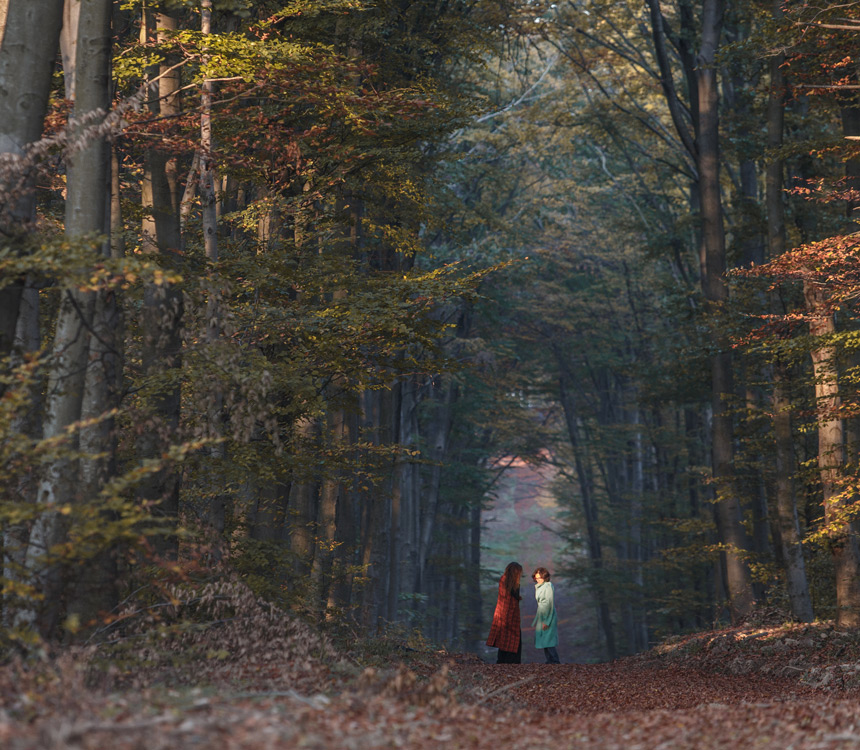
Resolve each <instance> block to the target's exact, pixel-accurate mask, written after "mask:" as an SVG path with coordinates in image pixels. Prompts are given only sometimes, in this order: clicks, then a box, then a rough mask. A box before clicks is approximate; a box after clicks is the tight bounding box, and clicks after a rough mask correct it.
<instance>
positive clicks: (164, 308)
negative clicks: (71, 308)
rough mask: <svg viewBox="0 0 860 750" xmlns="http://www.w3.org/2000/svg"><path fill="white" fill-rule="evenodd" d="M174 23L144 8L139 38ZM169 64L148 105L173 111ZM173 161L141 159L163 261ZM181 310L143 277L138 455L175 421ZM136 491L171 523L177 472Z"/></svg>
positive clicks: (161, 543)
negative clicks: (145, 381) (145, 421)
mask: <svg viewBox="0 0 860 750" xmlns="http://www.w3.org/2000/svg"><path fill="white" fill-rule="evenodd" d="M177 28H178V24H177V20H176V18H175V17H173V16H171V15H169V14H166V13H157V14H154V13H151V12H149V11H145V12H144V18H143V23H142V28H141V36H142V38H143V41H145V42H150V41H153V40H157V41H164V40H165V39H166V38H167V35H168V34H169V32H170V31H174V30H176V29H177ZM169 67H170V65H169V64H168V62H165V63H162V65H161V66H160V69H159V74H160V76H161V77H160V78H159V81H158V97H157V99H155V100H152V101H150V102H149V104H148V106H149V108H150V111H151V112H152V113H153V114H154V115H160V116H162V117H171V116H174V115H177V114H178V113H179V88H180V80H179V73H178V71H172V72H170V73H168V72H167V71H168V68H169ZM178 190H179V188H178V181H177V174H176V162H175V160H174V159H172V158H171V157H168V156H167V155H166V154H164V153H162V152H160V151H159V150H158V149H157V148H151V149H150V150H149V151H148V152H147V154H146V156H145V161H144V173H143V180H142V186H141V200H142V205H143V209H144V217H143V220H142V222H141V247H142V249H143V251H144V252H146V253H150V254H152V255H156V256H161V257H162V258H163V259H164V260H165V261H166V264H167V265H168V266H169V265H170V264H171V259H172V258H175V257H176V251H177V250H178V249H179V247H180V241H181V237H180V222H179V195H178ZM183 314H184V302H183V297H182V293H181V292H180V291H179V290H177V289H176V288H175V287H173V286H172V285H171V284H169V283H165V284H160V285H159V284H154V283H147V284H146V285H145V288H144V298H143V350H142V360H143V370H144V374H145V375H146V376H151V377H152V378H153V379H157V380H159V381H161V382H159V384H158V385H157V386H155V388H154V390H153V392H152V393H151V394H148V395H149V397H150V402H149V404H148V407H149V410H150V413H151V422H152V423H151V424H149V425H147V426H146V429H145V430H144V431H143V432H142V434H141V436H140V439H139V440H138V453H139V455H140V458H142V459H149V458H154V457H157V456H160V455H161V453H162V449H163V447H164V445H165V444H166V443H169V442H171V441H172V440H173V439H174V438H175V435H176V431H177V428H178V426H179V409H180V390H179V383H178V373H179V370H180V367H181V364H182V336H181V326H182V319H183ZM139 495H140V497H141V499H142V500H143V501H144V502H148V503H152V504H153V507H154V513H155V514H156V515H158V516H160V517H161V518H162V519H164V521H165V523H166V524H167V525H168V526H171V525H172V524H173V523H174V521H175V519H176V517H177V515H178V513H179V475H178V473H177V472H176V471H174V470H173V469H172V468H170V467H165V468H163V469H161V470H160V471H158V472H156V473H155V474H151V475H149V476H148V477H147V479H146V480H145V481H144V482H142V483H141V486H140V488H139ZM154 547H155V550H156V552H157V553H158V554H160V555H163V556H168V557H173V556H175V555H176V551H177V547H176V541H175V539H173V538H172V537H171V535H170V534H169V533H168V534H164V535H159V536H157V537H156V538H155V539H154Z"/></svg>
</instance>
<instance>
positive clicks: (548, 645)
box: [532, 568, 560, 664]
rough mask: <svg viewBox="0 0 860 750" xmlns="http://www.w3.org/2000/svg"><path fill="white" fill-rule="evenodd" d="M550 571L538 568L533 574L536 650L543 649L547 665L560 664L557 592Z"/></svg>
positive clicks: (533, 622) (533, 623)
mask: <svg viewBox="0 0 860 750" xmlns="http://www.w3.org/2000/svg"><path fill="white" fill-rule="evenodd" d="M549 578H550V575H549V571H548V570H547V569H546V568H537V569H536V570H535V572H534V573H532V579H533V580H534V582H535V600H536V601H537V614H536V615H535V619H534V620H533V621H532V625H534V628H535V648H542V649H543V653H544V656H546V663H547V664H559V663H560V662H559V659H558V650H557V646H558V617H557V615H556V611H555V596H554V594H555V591H554V590H553V587H552V584H551V583H550V582H549Z"/></svg>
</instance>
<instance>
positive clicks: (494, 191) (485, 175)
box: [0, 0, 860, 662]
mask: <svg viewBox="0 0 860 750" xmlns="http://www.w3.org/2000/svg"><path fill="white" fill-rule="evenodd" d="M858 29H860V4H857V3H846V4H840V5H838V6H836V5H833V6H831V7H823V8H819V7H813V6H811V5H809V4H807V3H804V2H801V1H800V0H786V2H782V1H781V0H776V1H774V0H751V1H749V2H730V1H729V0H701V2H698V1H695V2H694V0H644V1H643V2H632V1H627V2H617V1H615V0H613V1H610V0H564V1H561V0H559V2H555V3H550V2H545V1H544V0H374V1H373V2H371V1H370V0H146V2H143V1H142V0H122V1H120V0H86V1H85V2H81V0H65V2H64V0H43V1H42V2H39V3H32V2H28V1H25V0H0V34H2V37H0V438H2V439H0V460H2V466H3V481H2V485H0V487H2V496H0V533H2V537H0V550H2V571H0V582H2V599H0V652H2V653H12V652H15V653H17V652H20V651H27V650H28V649H31V648H33V647H35V646H38V645H40V644H45V643H52V644H69V643H89V644H100V643H109V642H113V641H114V640H116V639H121V638H123V637H125V636H126V635H128V633H130V632H132V631H133V630H134V628H149V627H158V626H159V625H160V624H164V622H166V621H164V620H162V619H160V618H162V617H165V618H166V617H168V616H172V615H169V614H168V613H173V612H174V611H175V610H176V608H180V607H188V608H190V610H189V611H190V612H191V614H190V615H189V616H190V617H191V618H192V619H193V617H194V614H193V612H194V607H196V606H198V605H199V604H200V602H206V601H208V599H207V597H208V596H209V594H207V593H206V592H211V591H213V590H214V589H213V588H212V587H217V586H221V585H227V584H230V585H241V586H242V587H243V590H247V591H249V592H251V593H252V594H253V596H255V597H257V598H259V599H260V600H263V601H265V602H268V603H271V604H272V605H274V606H275V607H277V608H278V609H279V610H283V611H287V612H290V613H292V614H294V615H295V616H296V617H298V618H300V619H302V620H304V621H306V622H308V623H313V624H314V626H315V627H317V626H318V627H320V628H322V629H324V630H327V631H330V632H332V633H339V634H341V635H342V636H344V637H348V638H352V637H359V636H363V635H375V634H396V635H397V636H398V637H400V638H402V639H403V640H404V642H407V643H410V644H412V645H413V646H415V645H416V644H423V645H426V644H433V645H434V646H439V647H444V648H446V649H449V650H451V651H460V652H463V651H469V652H475V653H478V654H480V655H483V656H488V654H487V653H486V652H487V649H485V647H484V645H483V644H484V640H485V639H486V635H487V630H488V627H489V620H490V618H491V616H492V611H493V610H492V607H493V605H494V603H495V594H496V587H497V583H498V579H499V576H500V575H501V573H502V571H503V570H504V567H505V565H507V563H508V562H510V561H512V560H519V562H521V563H522V564H523V566H524V567H525V571H524V574H525V577H524V579H523V593H524V597H525V598H524V601H523V605H522V606H523V623H524V640H528V639H529V638H530V637H531V634H530V632H529V631H528V629H527V626H528V623H530V622H531V613H533V612H534V601H533V596H532V594H531V591H530V588H531V587H530V586H527V585H526V583H528V581H529V580H530V579H529V578H528V576H530V574H531V571H532V570H533V569H534V568H535V567H537V566H538V565H543V566H547V567H549V568H550V569H551V571H552V573H553V580H557V581H558V586H559V589H558V590H559V610H560V617H561V618H562V619H561V625H560V629H561V632H562V645H561V650H562V652H563V653H562V657H563V659H565V660H567V661H578V662H585V661H606V660H611V659H614V658H616V657H618V656H622V655H626V654H634V653H638V652H641V651H644V650H646V649H648V648H650V647H651V646H653V645H654V644H655V643H656V642H658V641H660V640H662V639H665V638H666V637H668V636H671V635H678V634H684V633H690V632H692V631H695V630H701V629H705V628H710V627H714V626H717V625H720V624H738V623H742V622H747V621H750V620H751V619H752V618H755V617H757V616H763V613H768V614H769V615H773V614H774V613H776V615H777V616H779V617H781V618H782V619H783V620H785V621H797V622H805V623H806V622H812V621H813V620H814V619H818V620H833V621H834V622H835V623H836V624H837V625H838V626H840V627H846V628H852V627H857V626H860V544H858V536H857V530H858V526H859V525H860V519H858V513H860V459H858V457H860V398H858V396H860V317H858V310H857V303H858V300H860V254H858V249H860V235H858V233H857V228H856V225H855V220H856V217H855V213H854V212H855V209H856V207H857V206H858V205H860V183H858V179H860V145H858V142H860V101H858V91H860V75H858V74H860V67H858V65H860V61H858V58H857V53H856V49H855V46H856V45H855V44H854V39H855V37H854V36H853V34H854V33H856V32H857V31H858ZM201 616H202V615H201ZM344 634H345V635H344ZM527 659H528V660H531V661H535V660H538V659H539V656H538V655H537V652H529V654H527Z"/></svg>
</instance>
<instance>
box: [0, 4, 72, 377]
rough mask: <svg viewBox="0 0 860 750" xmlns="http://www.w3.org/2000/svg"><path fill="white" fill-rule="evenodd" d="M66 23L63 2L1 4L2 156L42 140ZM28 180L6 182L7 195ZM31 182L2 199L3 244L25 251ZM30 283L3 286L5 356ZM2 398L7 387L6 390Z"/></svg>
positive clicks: (1, 344)
mask: <svg viewBox="0 0 860 750" xmlns="http://www.w3.org/2000/svg"><path fill="white" fill-rule="evenodd" d="M62 19H63V0H44V2H40V3H34V2H33V1H32V0H0V21H2V26H0V34H2V41H0V82H2V85H0V153H10V154H16V155H22V154H23V153H24V149H25V147H26V146H27V144H30V143H33V142H34V141H37V140H39V138H41V136H42V124H43V121H44V117H45V110H46V108H47V105H48V95H49V94H50V87H51V74H52V72H53V66H54V58H55V56H56V53H57V46H58V44H59V38H60V26H61V24H62ZM21 177H22V175H10V176H9V178H8V179H6V178H4V179H2V181H0V189H2V190H3V191H4V192H5V191H6V190H8V189H10V188H11V187H12V185H11V184H10V183H14V182H18V180H19V179H20V178H21ZM31 185H32V183H31V181H30V180H25V181H24V184H23V185H21V188H22V189H20V190H17V191H15V194H14V195H12V196H6V197H4V198H3V199H2V200H0V204H4V215H3V216H2V218H0V225H2V229H3V234H4V235H5V236H4V239H3V245H11V246H12V247H13V248H14V251H15V252H23V251H24V244H25V242H26V240H27V239H28V237H27V234H28V229H29V225H30V224H31V223H32V222H33V220H34V219H35V207H36V202H35V195H34V194H33V191H32V190H31V189H30V186H31ZM25 283H26V280H25V279H4V280H3V281H2V282H0V284H2V286H0V357H5V356H7V355H8V354H9V352H10V351H11V348H12V345H13V342H14V340H15V327H16V324H17V321H18V311H19V307H20V302H21V294H22V292H23V289H24V285H25ZM0 393H2V386H0Z"/></svg>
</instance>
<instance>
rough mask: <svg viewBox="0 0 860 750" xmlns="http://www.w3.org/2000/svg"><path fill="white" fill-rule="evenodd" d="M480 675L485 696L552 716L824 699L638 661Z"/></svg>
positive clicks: (761, 681)
mask: <svg viewBox="0 0 860 750" xmlns="http://www.w3.org/2000/svg"><path fill="white" fill-rule="evenodd" d="M477 672H478V674H479V675H480V680H481V681H480V683H479V684H481V685H482V686H483V688H482V689H483V691H484V692H486V693H494V694H496V695H499V697H500V699H501V698H502V696H505V697H504V702H508V701H511V702H512V704H513V707H514V708H526V709H529V710H536V711H543V712H547V711H548V712H553V713H554V712H560V713H568V714H594V713H601V712H617V711H654V710H659V709H666V710H671V711H680V710H687V709H692V708H696V707H698V706H703V705H704V706H707V705H711V704H720V705H732V706H735V705H741V704H744V703H763V702H784V701H797V700H808V699H812V698H815V697H816V696H820V695H821V693H820V691H816V690H814V689H813V688H810V687H807V686H804V685H800V684H799V683H798V682H797V680H794V679H791V678H788V677H774V676H765V675H757V674H754V675H731V674H714V673H713V672H708V671H704V670H700V669H691V668H688V667H683V666H678V665H665V666H664V665H659V666H658V665H653V664H649V663H647V662H642V661H640V660H634V659H620V660H618V661H615V662H610V663H606V664H557V665H553V664H522V665H517V664H488V665H482V666H480V667H478V668H477ZM858 719H860V717H858Z"/></svg>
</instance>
